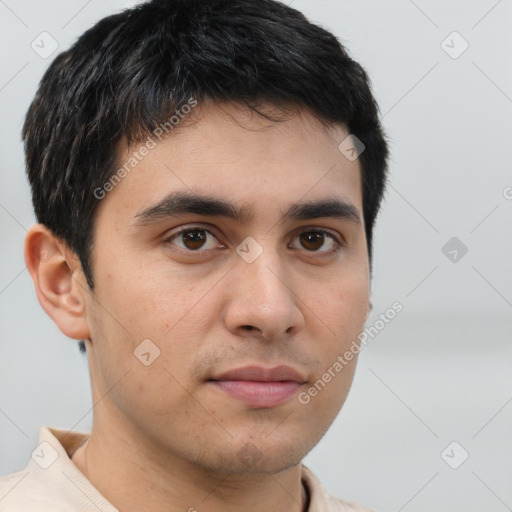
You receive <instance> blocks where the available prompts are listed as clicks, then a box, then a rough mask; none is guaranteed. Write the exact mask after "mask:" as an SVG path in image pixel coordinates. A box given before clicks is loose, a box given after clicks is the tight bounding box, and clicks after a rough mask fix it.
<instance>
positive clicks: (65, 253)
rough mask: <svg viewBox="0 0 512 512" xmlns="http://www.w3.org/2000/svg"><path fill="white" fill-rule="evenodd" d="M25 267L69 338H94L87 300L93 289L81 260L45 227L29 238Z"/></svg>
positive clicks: (43, 303)
mask: <svg viewBox="0 0 512 512" xmlns="http://www.w3.org/2000/svg"><path fill="white" fill-rule="evenodd" d="M25 264H26V265H27V269H28V271H29V272H30V275H31V276H32V280H33V281H34V286H35V289H36V294H37V298H38V300H39V304H41V306H42V308H43V309H44V310H45V311H46V313H47V314H48V315H49V316H50V317H51V318H52V320H53V321H54V322H55V323H56V324H57V327H58V328H59V329H60V330H61V331H62V332H63V333H64V334H65V335H66V336H68V337H69V338H73V339H76V340H85V339H89V338H90V331H89V326H88V323H87V316H86V309H85V299H86V296H87V294H88V293H90V292H89V287H88V285H87V284H86V282H85V279H84V278H83V272H82V268H81V265H80V261H79V258H78V257H77V255H76V254H75V253H74V252H73V251H71V250H70V249H69V248H68V247H67V245H66V244H65V243H64V242H62V241H61V240H59V239H58V238H57V237H55V235H54V234H53V233H52V232H51V231H50V230H49V229H47V228H46V227H45V226H43V225H42V224H35V225H34V226H32V227H31V228H30V229H29V230H28V232H27V235H26V237H25Z"/></svg>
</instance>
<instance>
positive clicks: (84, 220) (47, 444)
mask: <svg viewBox="0 0 512 512" xmlns="http://www.w3.org/2000/svg"><path fill="white" fill-rule="evenodd" d="M23 137H24V141H25V149H26V160H27V169H28V175H29V179H30V183H31V187H32V193H33V203H34V208H35V212H36V215H37V219H38V222H39V223H38V224H36V225H35V226H33V227H32V228H31V229H30V230H29V232H28V234H27V237H26V247H25V259H26V263H27V268H28V269H29V271H30V273H31V276H32V278H33V281H34V284H35V289H36V293H37V296H38V299H39V302H40V303H41V305H42V307H43V308H44V310H45V311H46V312H47V313H48V315H49V316H50V317H51V318H52V319H53V320H54V322H55V323H56V324H57V326H58V327H59V329H60V330H61V331H62V332H63V333H64V334H65V335H67V336H68V337H70V338H73V339H76V340H81V348H82V349H83V350H86V352H87V357H88V362H89V370H90V375H91V386H92V394H93V403H94V413H93V426H92V430H91V432H90V434H85V433H81V432H72V431H65V430H61V429H56V428H48V427H42V428H41V431H40V440H39V444H38V446H37V447H36V448H35V450H34V452H33V453H32V457H31V459H30V461H29V463H28V465H27V467H26V468H25V469H24V470H22V471H20V472H17V473H14V474H11V475H8V476H6V477H4V478H2V479H0V500H1V501H0V509H1V510H2V511H3V512H14V511H16V512H18V511H30V512H38V511H43V510H44V511H48V510H52V511H57V510H63V511H64V510H66V511H72V510H77V511H78V510H80V511H83V510H98V509H99V510H103V511H113V510H121V511H123V512H131V511H138V512H140V511H142V510H148V511H149V510H150V511H152V512H160V511H171V510H172V511H178V510H185V511H186V510H188V511H194V510H197V511H199V512H200V511H201V510H208V511H209V512H215V511H222V512H226V511H227V512H229V511H233V510H244V511H250V512H253V511H274V510H286V511H294V512H295V511H296V512H298V511H310V512H320V511H331V510H343V511H361V510H367V509H363V508H362V507H360V506H358V505H355V504H353V503H349V502H346V501H342V500H338V499H335V498H330V497H328V496H327V495H326V493H325V491H324V490H323V488H322V486H321V484H320V482H319V481H318V480H317V479H316V477H315V476H314V475H313V474H312V472H311V471H309V470H308V469H307V468H306V467H304V466H303V465H302V463H301V461H302V459H303V458H304V456H305V455H306V454H307V453H308V452H309V451H310V450H311V449H312V448H313V447H314V446H315V445H316V443H317V442H318V441H319V440H320V439H321V437H322V436H323V434H324V433H325V432H326V430H327V429H328V428H329V426H330V424H331V423H332V421H333V420H334V418H335V417H336V415H337V413H338V412H339V410H340V408H341V406H342V405H343V403H344V400H345V398H346V396H347V393H348V391H349V389H350V385H351V382H352V379H353V375H354V371H355V365H356V360H357V353H358V345H357V340H358V335H359V333H360V332H361V330H362V329H363V327H364V323H365V320H366V318H367V315H368V312H369V309H370V297H369V289H370V286H369V285H370V269H371V249H372V247H371V241H372V230H373V226H374V221H375V218H376V215H377V212H378V210H379V205H380V203H381V199H382V195H383V190H384V185H385V175H386V166H387V164H386V162H387V155H388V151H387V145H386V142H385V138H384V135H383V133H382V129H381V127H380V124H379V120H378V110H377V106H376V103H375V101H374V98H373V96H372V93H371V90H370V87H369V81H368V78H367V75H366V73H365V72H364V70H363V69H362V68H361V66H360V65H359V64H357V63H356V62H354V61H353V60H351V59H350V57H349V56H348V54H347V53H346V51H345V50H344V49H343V48H342V46H341V45H340V43H339V42H338V41H337V40H336V38H335V37H334V36H333V35H332V34H330V33H329V32H327V31H325V30H323V29H321V28H319V27H317V26H315V25H313V24H311V23H309V22H308V21H307V20H306V19H305V18H304V17H303V16H302V15H301V14H300V13H299V12H297V11H295V10H293V9H291V8H290V7H287V6H285V5H284V4H281V3H278V2H276V1H274V0H258V1H255V0H166V1H152V2H149V3H144V4H141V5H139V6H137V7H135V8H133V9H130V10H127V11H125V12H122V13H121V14H117V15H114V16H110V17H108V18H105V19H103V20H101V21H100V22H99V23H97V24H96V25H95V26H94V27H92V28H91V29H90V30H88V31H87V32H85V33H84V34H83V35H82V36H81V37H80V38H79V40H78V41H77V42H76V43H75V45H74V46H73V47H72V48H71V49H70V50H68V51H66V52H64V53H62V54H60V55H59V56H58V57H57V58H56V59H55V61H54V62H53V63H52V65H51V66H50V68H49V69H48V71H47V72H46V74H45V76H44V78H43V80H42V82H41V84H40V87H39V90H38V92H37V95H36V98H35V99H34V101H33V103H32V105H31V107H30V109H29V112H28V114H27V118H26V122H25V126H24V129H23ZM355 342H356V343H355ZM347 351H349V352H350V353H352V354H353V357H350V358H340V354H345V353H347Z"/></svg>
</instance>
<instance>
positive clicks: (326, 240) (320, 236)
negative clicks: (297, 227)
mask: <svg viewBox="0 0 512 512" xmlns="http://www.w3.org/2000/svg"><path fill="white" fill-rule="evenodd" d="M296 240H298V241H299V243H300V244H301V246H302V248H304V249H306V250H307V251H310V252H332V251H336V249H337V248H338V247H339V246H340V245H341V244H340V243H339V242H338V241H337V240H336V238H335V237H334V235H332V234H331V233H329V232H328V231H303V232H302V233H301V234H300V235H299V236H298V237H297V238H296ZM292 246H293V244H292ZM294 249H301V247H297V246H295V247H294ZM319 249H323V250H319Z"/></svg>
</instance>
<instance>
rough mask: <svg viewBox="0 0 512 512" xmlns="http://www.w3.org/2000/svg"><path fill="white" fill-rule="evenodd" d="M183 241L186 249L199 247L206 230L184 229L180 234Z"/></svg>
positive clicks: (204, 240) (203, 239) (205, 235)
mask: <svg viewBox="0 0 512 512" xmlns="http://www.w3.org/2000/svg"><path fill="white" fill-rule="evenodd" d="M181 237H182V240H183V243H184V245H185V247H186V248H187V249H200V248H201V247H202V246H203V245H204V243H205V242H206V237H207V234H206V231H201V230H199V229H195V230H192V231H185V232H183V233H182V235H181Z"/></svg>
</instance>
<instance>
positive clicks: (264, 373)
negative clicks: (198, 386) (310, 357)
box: [208, 365, 306, 408]
mask: <svg viewBox="0 0 512 512" xmlns="http://www.w3.org/2000/svg"><path fill="white" fill-rule="evenodd" d="M208 382H209V384H211V385H212V386H213V387H214V388H215V389H216V390H218V391H220V392H222V393H224V394H227V395H228V396H229V397H230V398H234V399H236V400H238V401H241V402H243V403H245V404H246V405H248V406H249V407H252V408H269V407H276V406H278V405H281V404H283V403H284V402H286V401H287V400H288V399H289V398H291V397H292V396H293V395H294V394H296V393H297V391H298V390H299V389H300V387H301V386H302V385H303V384H304V383H305V382H306V378H305V377H304V376H302V375H301V374H300V373H299V372H298V371H296V370H294V369H293V368H291V367H290V366H285V365H281V366H275V367H273V368H263V367H260V366H246V367H244V368H237V369H233V370H229V371H227V372H224V373H222V374H220V375H218V376H215V377H213V378H212V379H210V380H209V381H208Z"/></svg>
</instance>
